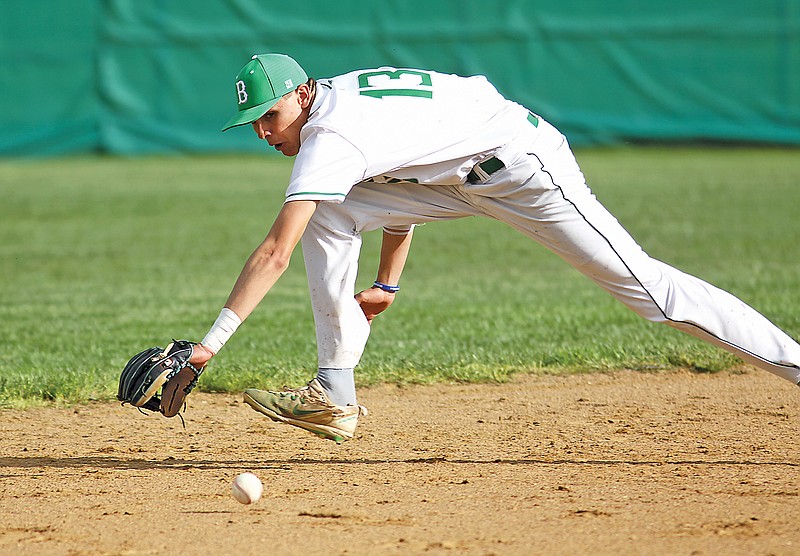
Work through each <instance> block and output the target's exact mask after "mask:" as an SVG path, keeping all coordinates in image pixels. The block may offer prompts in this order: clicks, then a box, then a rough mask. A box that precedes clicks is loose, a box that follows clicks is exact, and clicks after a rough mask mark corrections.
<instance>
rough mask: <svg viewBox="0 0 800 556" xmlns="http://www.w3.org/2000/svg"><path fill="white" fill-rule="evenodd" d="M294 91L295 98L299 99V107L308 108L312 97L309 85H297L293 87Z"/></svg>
mask: <svg viewBox="0 0 800 556" xmlns="http://www.w3.org/2000/svg"><path fill="white" fill-rule="evenodd" d="M295 92H296V93H297V98H298V100H299V101H300V107H301V108H308V107H309V106H311V101H312V100H313V97H312V94H311V87H310V86H309V84H308V83H303V84H302V85H299V86H298V87H297V89H295Z"/></svg>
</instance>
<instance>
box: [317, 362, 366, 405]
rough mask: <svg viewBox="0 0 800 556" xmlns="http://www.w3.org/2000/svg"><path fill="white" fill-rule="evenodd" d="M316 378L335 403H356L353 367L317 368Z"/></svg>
mask: <svg viewBox="0 0 800 556" xmlns="http://www.w3.org/2000/svg"><path fill="white" fill-rule="evenodd" d="M317 380H318V381H319V383H320V384H321V385H322V388H323V389H324V390H325V393H326V394H328V397H329V398H330V400H331V402H333V403H334V404H336V405H358V403H357V402H356V381H355V377H354V374H353V369H322V368H321V369H319V370H317Z"/></svg>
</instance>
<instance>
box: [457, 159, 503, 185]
mask: <svg viewBox="0 0 800 556" xmlns="http://www.w3.org/2000/svg"><path fill="white" fill-rule="evenodd" d="M505 167H506V165H505V164H503V161H502V160H500V159H499V158H496V157H494V156H493V157H492V158H490V159H488V160H484V161H483V162H481V163H480V164H476V165H475V166H474V167H473V168H472V170H470V171H469V174H467V183H483V182H485V181H487V180H488V179H489V176H491V175H492V174H494V173H495V172H497V171H498V170H500V169H502V168H505Z"/></svg>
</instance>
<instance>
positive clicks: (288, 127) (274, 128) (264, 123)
mask: <svg viewBox="0 0 800 556" xmlns="http://www.w3.org/2000/svg"><path fill="white" fill-rule="evenodd" d="M308 106H310V97H309V95H308V87H307V86H306V85H301V86H300V87H298V88H297V90H295V91H293V92H291V93H288V94H287V95H284V96H283V97H282V98H281V99H280V100H279V101H278V102H277V103H276V104H275V106H273V107H272V108H270V109H269V110H268V111H267V113H266V114H264V115H263V116H261V117H260V118H259V119H257V120H256V121H254V122H253V131H255V132H256V135H258V138H259V139H264V140H266V141H267V143H269V144H270V146H272V147H275V150H277V151H280V152H281V153H282V154H283V155H285V156H295V155H296V154H297V153H298V152H299V151H300V129H301V128H302V127H303V125H305V123H306V120H307V119H308V110H307V108H308Z"/></svg>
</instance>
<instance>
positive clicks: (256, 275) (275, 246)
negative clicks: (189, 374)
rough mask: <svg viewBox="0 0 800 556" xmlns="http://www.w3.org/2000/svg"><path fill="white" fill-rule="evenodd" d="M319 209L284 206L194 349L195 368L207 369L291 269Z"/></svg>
mask: <svg viewBox="0 0 800 556" xmlns="http://www.w3.org/2000/svg"><path fill="white" fill-rule="evenodd" d="M316 208H317V202H316V201H289V202H287V203H285V204H284V205H283V208H281V211H280V212H279V213H278V216H277V217H276V218H275V222H274V223H273V224H272V228H271V229H270V231H269V233H268V234H267V237H266V238H265V239H264V241H262V242H261V245H259V246H258V247H256V249H255V251H253V253H252V254H251V255H250V257H249V258H248V259H247V262H246V263H245V265H244V268H243V269H242V272H241V273H240V274H239V277H238V278H237V279H236V283H235V284H234V286H233V290H232V291H231V294H230V296H228V301H227V302H226V303H225V307H224V308H223V309H222V312H221V313H220V316H219V318H218V319H217V321H216V322H215V323H214V325H213V326H212V327H211V330H209V332H208V334H207V335H206V337H205V338H204V339H203V341H202V343H201V344H199V345H198V346H195V350H194V353H192V357H191V359H190V362H191V363H192V364H193V365H205V364H206V363H207V362H208V361H209V360H210V359H211V358H212V357H213V356H214V354H215V353H216V352H217V351H219V349H220V348H221V347H222V345H223V344H224V343H225V342H226V341H227V340H228V338H230V336H231V335H232V334H233V332H234V331H235V330H236V328H237V327H238V326H239V324H241V323H242V322H244V320H245V319H246V318H247V317H248V316H249V315H250V313H252V312H253V309H255V308H256V306H257V305H258V304H259V303H260V302H261V300H262V299H264V296H265V295H267V292H268V291H269V290H270V289H271V288H272V286H274V285H275V282H277V281H278V278H280V277H281V275H282V274H283V273H284V271H285V270H286V268H287V267H288V266H289V260H290V259H291V256H292V251H294V248H295V247H296V246H297V243H298V242H299V241H300V238H301V237H302V235H303V232H304V231H305V229H306V226H307V225H308V221H309V220H311V217H312V216H313V215H314V211H315V210H316Z"/></svg>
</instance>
